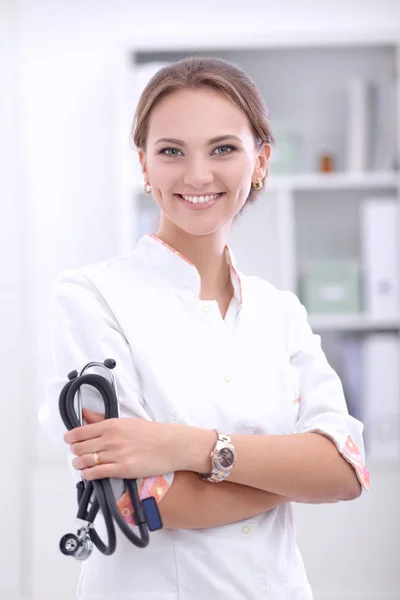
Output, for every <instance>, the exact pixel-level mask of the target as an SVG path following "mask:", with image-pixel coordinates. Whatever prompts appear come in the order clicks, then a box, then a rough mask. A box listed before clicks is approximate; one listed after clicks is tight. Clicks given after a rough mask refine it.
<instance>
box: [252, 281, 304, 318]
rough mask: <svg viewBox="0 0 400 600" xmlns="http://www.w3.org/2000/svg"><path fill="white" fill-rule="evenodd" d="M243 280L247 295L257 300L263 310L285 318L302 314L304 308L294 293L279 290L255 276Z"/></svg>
mask: <svg viewBox="0 0 400 600" xmlns="http://www.w3.org/2000/svg"><path fill="white" fill-rule="evenodd" d="M244 280H245V285H246V289H247V291H248V293H249V295H250V296H251V297H253V298H257V299H258V301H259V302H261V303H262V306H263V308H264V309H265V310H270V311H272V312H275V313H279V314H282V315H283V316H284V317H285V318H289V317H291V316H293V315H294V316H296V315H297V316H299V315H301V314H304V312H305V308H304V306H303V305H302V304H301V302H300V300H299V298H298V296H297V295H296V294H295V293H294V292H291V291H290V290H285V289H281V288H279V287H277V286H275V285H273V284H272V283H270V282H269V281H267V280H266V279H263V278H262V277H259V276H257V275H247V276H245V277H244Z"/></svg>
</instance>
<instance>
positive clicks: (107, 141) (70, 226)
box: [0, 0, 400, 600]
mask: <svg viewBox="0 0 400 600" xmlns="http://www.w3.org/2000/svg"><path fill="white" fill-rule="evenodd" d="M155 15H157V21H156V20H155ZM0 17H1V18H0V39H1V38H3V39H4V40H5V43H6V44H7V45H8V47H9V49H10V51H11V54H10V56H11V62H7V65H6V66H5V73H6V75H7V73H8V75H10V73H11V70H12V69H15V70H16V74H17V76H18V77H17V84H16V88H15V95H16V96H17V100H18V102H17V103H13V102H11V101H8V105H7V113H6V114H7V115H10V116H11V119H8V120H7V119H6V121H7V122H6V123H5V139H4V138H3V139H2V146H1V150H2V154H3V153H4V158H7V159H8V161H9V162H10V163H11V169H6V171H7V172H6V173H5V186H6V187H5V193H4V187H3V190H2V192H3V193H4V195H3V194H2V195H3V201H4V197H6V198H15V200H14V202H10V203H7V206H8V210H9V212H8V213H7V215H8V217H7V219H10V220H7V221H2V224H3V223H5V224H6V226H5V227H4V232H5V235H4V236H3V238H2V242H5V247H4V249H3V247H2V250H3V252H2V257H3V263H2V273H3V271H4V273H5V278H3V281H4V280H6V281H7V289H8V292H9V293H8V294H5V295H4V294H1V296H0V303H1V309H2V314H5V315H7V319H5V323H6V328H7V329H6V339H8V338H9V339H10V343H9V344H7V350H5V349H4V345H3V356H2V357H1V358H2V364H3V367H4V365H6V373H13V372H14V373H15V375H17V370H18V373H19V372H20V368H21V367H19V368H18V369H17V365H16V362H17V361H19V362H21V359H22V357H24V358H25V360H24V372H25V374H24V377H23V379H21V378H20V377H19V378H18V379H17V383H16V385H13V386H11V389H7V388H6V390H5V395H6V396H7V397H8V398H13V403H12V404H11V402H9V404H7V405H6V409H5V410H6V419H7V425H6V429H7V431H8V434H7V433H6V434H5V435H4V436H2V441H1V444H2V450H3V451H2V453H1V456H3V457H4V456H7V457H9V458H8V460H7V461H6V462H7V468H6V474H7V475H8V477H13V480H14V484H15V487H16V490H17V491H16V496H15V495H14V497H13V500H12V501H11V500H10V499H7V498H4V496H3V497H2V500H1V502H6V506H5V509H4V510H2V511H1V513H0V530H1V531H2V532H3V531H5V532H6V534H8V533H9V531H10V530H9V527H10V519H9V517H8V514H9V512H8V513H7V509H8V510H9V511H10V510H11V502H12V509H13V511H15V510H16V509H15V505H17V506H19V504H18V502H19V496H18V494H21V493H22V490H23V491H24V492H25V494H26V495H25V496H24V513H23V514H22V513H21V514H20V516H22V526H24V527H25V529H24V548H25V552H24V553H21V552H20V546H19V539H20V538H19V536H17V538H16V541H15V543H14V545H13V546H12V549H11V551H10V552H9V551H8V550H7V552H4V551H1V560H0V564H1V567H0V568H4V573H5V574H4V576H3V575H1V576H0V596H1V597H2V598H3V597H4V598H7V600H8V599H9V598H13V594H14V593H15V598H18V596H17V588H18V585H17V583H18V582H17V579H18V573H19V581H20V582H22V580H23V581H24V584H23V585H22V583H21V598H22V593H23V594H24V599H25V600H28V598H29V599H31V598H33V597H35V598H40V599H41V600H45V599H46V598H60V599H61V598H65V599H67V598H73V590H74V586H75V579H76V576H77V569H76V565H75V564H72V563H71V562H68V561H67V560H66V559H64V557H62V556H61V555H60V554H59V551H58V548H57V544H58V539H59V537H60V536H61V535H62V533H64V532H65V531H64V528H65V527H68V524H70V525H72V522H73V521H72V516H73V512H72V511H73V509H74V505H73V499H74V495H73V492H74V490H73V487H72V480H71V479H70V476H69V473H68V471H67V468H66V467H64V466H61V465H63V463H62V458H61V457H60V455H59V453H57V451H55V450H53V449H52V447H51V446H50V445H49V444H48V442H47V441H46V440H42V441H40V443H39V440H38V431H37V429H36V423H35V420H36V408H37V406H38V405H39V404H40V402H41V399H42V395H43V384H44V380H45V378H46V377H47V376H48V375H49V374H50V372H51V365H50V350H49V346H48V332H47V302H48V293H49V289H50V284H51V281H52V280H53V278H54V276H55V274H56V273H57V272H58V271H59V270H60V269H62V268H64V267H66V266H75V265H78V264H83V263H86V262H89V261H91V260H100V259H103V258H106V257H108V256H111V255H113V254H114V253H115V252H116V248H117V237H118V230H117V222H116V220H115V219H113V214H114V208H115V206H116V204H117V202H118V198H117V190H118V185H117V183H118V182H117V181H116V173H117V167H116V164H115V154H114V147H113V144H114V140H115V122H114V102H115V88H114V86H115V76H114V69H115V59H116V52H117V50H118V47H119V44H120V43H121V41H122V40H123V41H124V42H126V41H127V40H128V39H130V40H132V43H133V44H134V43H135V40H137V39H139V38H141V39H151V38H152V37H153V38H154V39H157V37H158V36H165V35H167V34H171V35H180V36H185V37H187V38H189V39H190V36H191V35H193V34H194V33H195V32H196V31H198V30H199V29H200V30H201V29H202V28H203V29H204V31H206V32H208V35H209V36H210V40H211V39H218V36H219V35H220V34H221V32H222V33H223V32H224V31H226V30H227V29H228V28H229V29H230V30H236V31H237V32H238V35H241V34H242V33H243V34H247V35H249V34H250V35H252V34H256V33H258V34H260V35H262V34H265V35H266V36H269V35H276V34H278V33H282V32H286V33H289V34H290V33H291V32H302V31H306V30H315V31H319V32H321V33H322V35H323V33H324V32H328V31H331V30H340V31H345V30H347V31H353V30H355V31H356V30H357V29H358V28H364V29H369V30H371V31H375V30H379V29H393V27H394V25H395V24H397V25H398V26H399V27H400V2H398V1H396V0H379V1H378V0H371V1H368V0H364V1H363V0H357V1H353V2H351V3H350V2H348V0H337V1H336V2H330V1H329V2H328V1H327V0H326V1H325V2H319V3H316V2H315V1H314V0H307V1H303V2H297V1H296V0H280V1H279V2H276V0H275V1H274V2H271V1H269V0H260V1H257V0H248V1H247V2H238V1H233V0H229V1H228V0H225V1H222V0H221V1H220V2H215V0H203V1H202V2H201V3H188V2H187V0H185V1H183V0H174V1H172V0H171V2H165V0H162V1H161V0H157V1H153V2H148V3H136V2H132V1H129V0H117V1H114V2H109V1H105V0H97V1H86V2H81V1H79V0H69V1H67V0H63V1H60V0H58V1H44V0H36V1H35V0H19V1H18V2H12V0H9V1H8V2H4V0H3V2H2V3H0ZM2 34H4V36H3V35H2ZM2 54H3V53H2ZM11 74H12V73H11ZM2 96H3V100H4V95H3V94H2ZM128 129H129V124H127V133H128ZM21 140H23V143H22V147H21V151H20V153H19V154H18V155H17V147H16V146H17V145H18V144H20V143H21ZM3 147H4V150H3ZM10 157H11V161H10ZM4 164H5V160H2V165H4ZM13 168H14V173H15V175H16V177H13ZM2 179H3V181H4V178H3V174H2ZM3 186H4V184H3ZM3 214H4V212H3ZM2 229H3V228H2ZM10 256H12V259H13V263H12V264H13V268H12V269H10V268H9V267H10V263H9V261H8V258H9V257H10ZM6 259H7V260H6ZM15 267H16V268H15ZM22 282H24V287H23V288H22V290H21V285H22ZM8 316H10V318H8ZM26 328H28V329H26ZM30 328H32V329H33V333H34V335H33V336H31V335H30V334H29V331H30ZM26 331H28V344H26V343H25V342H26V337H25V336H26ZM10 349H11V350H10ZM6 352H7V354H6ZM5 359H6V360H5ZM2 374H3V370H2ZM7 385H9V384H7ZM3 392H4V390H3ZM12 406H14V409H13V410H12V409H11V407H12ZM3 410H4V409H3ZM21 413H22V414H23V415H25V420H24V429H23V437H24V442H25V443H24V446H22V451H21V450H19V451H18V452H16V454H15V455H13V454H12V453H10V452H9V451H8V448H9V445H11V446H13V447H14V448H16V449H18V448H21V445H20V440H19V437H18V435H19V433H18V432H21V431H22V430H21V423H22V420H21V419H22V414H21ZM3 414H4V413H3ZM0 422H1V421H0ZM2 422H3V423H4V424H5V421H4V419H3V421H2ZM11 431H13V432H15V433H13V434H12V435H10V432H11ZM3 445H4V449H3ZM35 447H36V459H35V451H34V449H35ZM32 451H33V452H32ZM22 456H23V457H24V458H25V459H26V462H25V471H24V473H23V475H24V481H25V487H24V488H22V490H21V488H19V487H18V480H19V468H20V458H21V457H22ZM29 458H30V459H31V461H32V462H29V460H27V459H29ZM390 476H391V475H390V474H389V475H388V477H390ZM18 489H19V491H18ZM376 493H377V492H374V494H376ZM64 494H65V495H66V499H65V500H64V501H63V503H62V505H61V506H60V507H59V508H57V507H55V504H56V503H57V502H61V498H62V497H63V495H64ZM15 498H17V499H18V502H16V501H15ZM371 498H372V500H370V501H369V500H368V501H365V502H364V500H363V502H364V504H363V510H364V512H363V515H365V516H364V517H363V518H365V527H366V528H367V527H369V520H371V519H374V518H375V515H376V512H374V511H376V507H377V506H380V504H379V500H375V496H373V497H371ZM366 502H370V504H366ZM7 503H8V504H7ZM381 503H382V499H381ZM394 506H395V505H394ZM394 506H393V507H394ZM2 508H3V506H2ZM301 508H302V509H303V507H301ZM309 509H310V507H306V508H304V510H302V514H304V515H305V516H304V519H307V520H306V521H305V522H306V523H308V524H310V523H311V524H313V523H315V522H316V521H315V520H313V518H314V519H315V518H316V517H312V516H311V511H310V510H309ZM312 510H313V511H314V508H313V507H312ZM343 510H347V507H346V508H344V509H343ZM349 510H350V509H349ZM360 510H361V508H360ZM312 514H313V515H316V512H313V513H312ZM343 514H344V513H343ZM346 514H347V513H346ZM4 515H5V516H4ZM46 516H47V523H48V522H49V519H50V524H51V526H49V525H48V524H46V522H45V521H44V520H45V518H46ZM343 518H345V519H346V518H347V517H343ZM29 524H31V527H29ZM13 526H14V524H13ZM299 532H300V534H301V535H302V539H303V540H304V544H305V554H306V555H307V559H308V562H309V563H311V569H312V571H313V573H314V575H315V577H316V578H317V579H318V587H320V588H321V589H322V587H323V582H324V578H325V576H326V578H327V580H328V581H331V578H332V579H334V578H335V573H334V569H333V573H332V566H331V567H329V568H328V569H327V571H326V572H325V570H324V569H326V565H319V563H318V561H316V555H315V553H314V550H313V548H311V547H310V546H309V545H308V546H307V538H308V532H307V531H306V530H305V529H304V528H302V524H300V527H299ZM374 532H375V530H374ZM377 532H378V528H377V529H376V532H375V533H376V534H377ZM375 533H373V535H375ZM350 535H351V534H350ZM310 536H311V538H310V539H312V540H315V539H318V536H316V535H315V532H310ZM372 542H373V536H372V538H371V543H372ZM379 543H381V540H379ZM46 544H47V545H46ZM351 544H353V546H354V540H352V541H351ZM347 545H348V540H347V541H346V540H343V545H342V546H341V547H342V548H343V552H344V553H345V552H346V547H347ZM353 546H352V548H353ZM338 547H340V544H338ZM393 550H395V548H393ZM397 550H398V549H397ZM3 554H4V556H3ZM349 556H350V555H349ZM374 557H375V555H373V558H374ZM350 560H351V561H352V562H353V565H355V566H354V569H356V572H357V573H361V572H362V569H363V565H360V564H359V562H357V552H356V551H355V552H353V556H352V557H351V559H350V557H349V561H350ZM336 563H337V564H338V565H339V568H340V565H342V566H343V563H342V562H340V556H339V557H337V561H336V562H335V564H336ZM317 566H318V568H317ZM354 569H353V571H354ZM6 574H7V576H6ZM391 576H392V574H389V575H387V577H386V579H382V577H385V575H383V576H382V577H381V579H380V578H379V575H377V578H376V580H377V585H378V586H379V585H381V584H382V583H385V582H387V584H388V589H389V588H390V587H392V588H393V586H394V585H395V582H393V581H389V580H388V577H391ZM347 577H348V580H347V581H348V582H350V583H349V585H353V584H354V581H357V578H355V577H353V578H352V576H351V571H350V568H349V573H348V574H347ZM357 577H358V576H357ZM360 577H361V576H360ZM60 580H63V581H64V582H65V581H66V580H67V583H64V586H63V591H60V586H59V581H60ZM68 582H69V583H68ZM351 582H353V584H352V583H351ZM359 584H360V585H361V584H362V581H359ZM354 585H355V584H354ZM2 586H3V587H2ZM4 586H8V587H4ZM3 589H4V590H5V593H4V594H3ZM393 589H395V588H393ZM350 592H351V590H350ZM350 592H349V594H350ZM322 593H324V594H325V595H324V596H322V595H321V596H319V597H317V598H316V600H323V599H324V598H327V596H326V590H325V591H323V592H322ZM351 593H352V592H351ZM363 593H364V592H363ZM343 597H344V595H343ZM348 597H349V598H354V597H355V596H354V595H349V596H348ZM366 597H367V596H365V598H366ZM371 597H372V596H371ZM346 598H347V596H346ZM388 598H389V596H388ZM380 600H385V597H384V596H381V597H380Z"/></svg>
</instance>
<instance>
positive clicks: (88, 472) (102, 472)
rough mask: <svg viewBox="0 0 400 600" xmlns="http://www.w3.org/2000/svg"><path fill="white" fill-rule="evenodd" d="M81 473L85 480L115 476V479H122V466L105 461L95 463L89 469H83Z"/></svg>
mask: <svg viewBox="0 0 400 600" xmlns="http://www.w3.org/2000/svg"><path fill="white" fill-rule="evenodd" d="M81 475H82V477H83V478H84V479H86V481H93V479H106V478H108V477H109V478H112V477H115V478H117V479H123V473H122V467H121V465H119V464H116V463H106V464H104V465H97V466H96V467H92V468H89V469H84V470H83V471H82V472H81Z"/></svg>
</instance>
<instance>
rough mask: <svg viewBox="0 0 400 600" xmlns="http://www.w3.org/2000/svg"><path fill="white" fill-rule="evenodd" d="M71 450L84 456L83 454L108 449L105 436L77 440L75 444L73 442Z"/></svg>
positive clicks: (77, 454)
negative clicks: (81, 440) (82, 440)
mask: <svg viewBox="0 0 400 600" xmlns="http://www.w3.org/2000/svg"><path fill="white" fill-rule="evenodd" d="M70 450H71V452H72V454H75V456H82V455H83V454H90V453H93V452H103V451H104V450H106V447H105V439H104V437H101V438H93V439H91V440H86V441H84V442H75V444H71V446H70Z"/></svg>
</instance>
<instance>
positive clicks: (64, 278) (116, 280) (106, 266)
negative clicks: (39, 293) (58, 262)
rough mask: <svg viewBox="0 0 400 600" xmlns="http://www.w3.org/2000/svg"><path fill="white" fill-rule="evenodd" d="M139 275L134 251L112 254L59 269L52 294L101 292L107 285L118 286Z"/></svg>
mask: <svg viewBox="0 0 400 600" xmlns="http://www.w3.org/2000/svg"><path fill="white" fill-rule="evenodd" d="M135 275H136V276H137V277H138V276H139V270H138V269H137V267H136V264H135V259H134V252H130V253H129V254H126V255H122V256H114V257H112V258H108V259H106V260H102V261H96V262H91V263H87V264H85V265H82V266H80V267H75V268H66V269H63V270H61V271H59V272H58V273H57V275H56V277H55V279H54V281H53V287H52V295H53V296H54V295H55V294H59V293H63V292H65V293H69V294H72V295H74V293H75V294H76V293H86V294H103V293H104V292H105V291H106V290H107V289H108V288H109V287H119V286H120V285H123V284H124V283H125V285H126V284H127V283H128V282H129V283H131V282H132V279H133V278H134V276H135Z"/></svg>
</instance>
